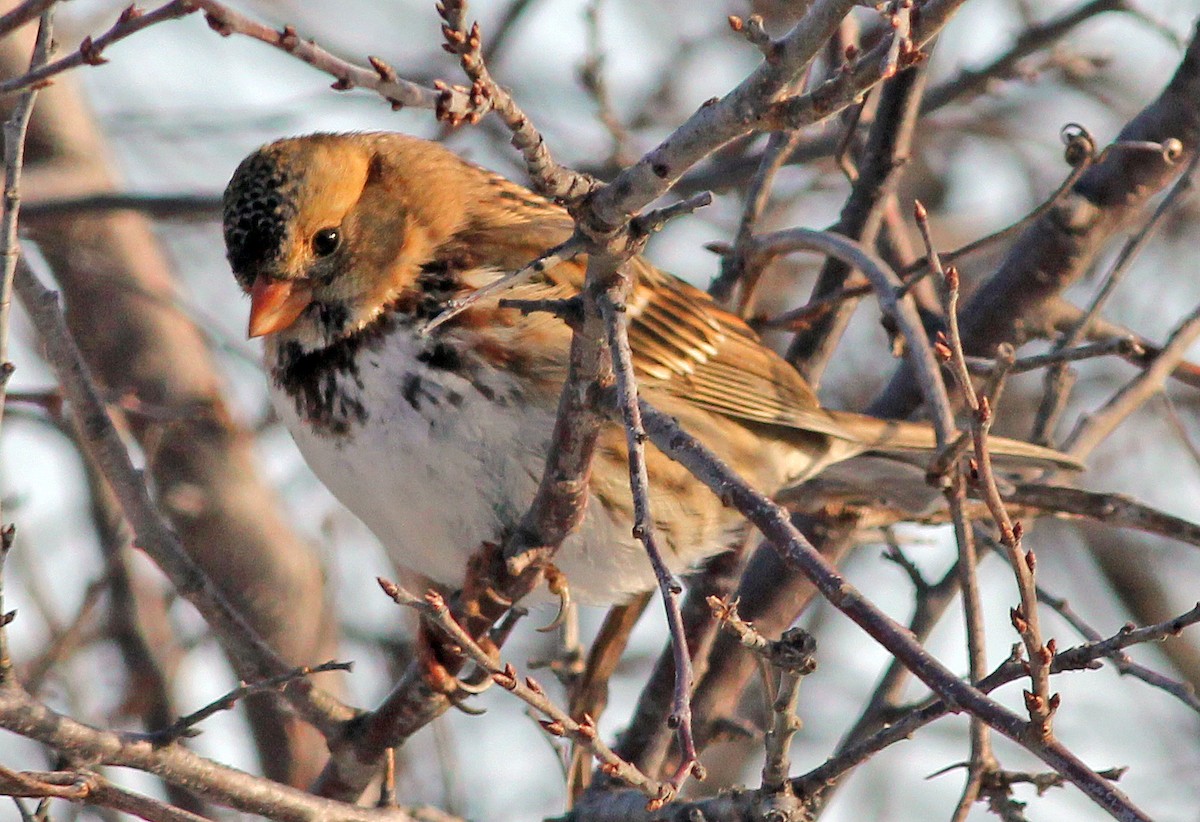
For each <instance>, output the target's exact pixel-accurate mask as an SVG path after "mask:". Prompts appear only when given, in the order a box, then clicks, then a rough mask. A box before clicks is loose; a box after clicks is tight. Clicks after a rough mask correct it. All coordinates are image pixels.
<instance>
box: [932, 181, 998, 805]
mask: <svg viewBox="0 0 1200 822" xmlns="http://www.w3.org/2000/svg"><path fill="white" fill-rule="evenodd" d="M913 214H914V216H915V218H916V221H917V228H918V229H919V230H920V233H921V239H922V241H923V242H924V244H925V258H926V259H927V260H928V261H929V270H930V271H931V272H933V274H934V275H935V276H936V277H937V278H938V280H939V282H941V283H943V284H944V286H945V288H944V291H943V293H944V295H945V301H944V302H945V305H944V311H945V314H946V325H947V330H948V333H949V339H948V340H945V341H941V340H939V341H938V345H937V346H935V350H937V352H938V354H939V355H940V357H941V358H942V359H944V360H948V361H949V363H950V366H951V368H950V370H951V373H952V374H954V376H955V379H956V381H957V382H958V386H959V390H960V391H961V392H962V394H963V395H964V396H965V397H966V399H967V404H968V405H969V406H970V407H971V410H972V411H974V412H978V409H979V399H978V398H977V396H976V394H975V387H974V385H972V383H971V376H970V374H969V373H968V372H967V362H966V356H965V354H964V353H963V348H962V338H961V337H960V336H959V333H958V272H957V271H956V270H955V269H954V268H953V267H950V268H949V269H946V268H943V266H942V261H941V258H940V257H939V255H938V252H937V248H936V247H935V246H934V244H933V238H932V237H931V236H930V232H929V219H928V216H929V215H928V214H927V212H926V210H925V207H924V206H923V205H922V204H921V202H920V201H919V200H918V201H916V202H915V203H914V205H913ZM976 436H978V434H977V435H976ZM977 442H978V440H977ZM947 468H948V474H949V476H948V477H947V479H948V483H947V486H946V488H945V489H944V495H945V497H946V501H947V503H948V505H949V507H950V513H951V516H952V518H953V522H954V537H955V543H956V544H957V546H958V563H957V564H956V568H957V571H958V575H959V588H960V589H961V591H962V600H963V620H964V624H965V625H966V629H967V656H968V664H969V666H970V672H971V681H972V682H979V681H980V680H981V679H983V677H984V675H985V674H986V673H987V651H986V647H985V643H986V640H985V636H984V620H983V604H982V598H981V596H980V593H979V575H978V571H977V564H978V553H977V551H976V548H975V538H974V533H973V532H972V530H971V526H970V522H969V521H968V518H967V513H966V477H965V476H964V475H963V470H962V465H961V461H960V460H959V459H954V460H953V462H952V463H951V464H950V465H948V466H947ZM996 767H997V765H996V759H995V755H994V754H993V753H992V740H991V735H990V734H989V732H988V729H987V726H986V725H984V724H983V722H981V721H980V720H979V718H978V717H971V758H970V760H969V761H968V763H967V782H966V785H965V786H964V787H963V793H962V796H961V798H960V799H959V802H958V806H957V807H956V809H955V813H954V817H953V819H954V820H955V822H958V820H961V819H965V818H966V815H967V813H968V811H969V810H970V808H971V806H972V805H973V804H974V803H975V800H976V799H978V798H979V793H980V790H981V788H982V785H983V781H984V778H985V777H986V775H987V774H988V773H990V772H991V771H994V770H995V769H996Z"/></svg>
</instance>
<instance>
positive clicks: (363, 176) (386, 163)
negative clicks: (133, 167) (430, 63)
mask: <svg viewBox="0 0 1200 822" xmlns="http://www.w3.org/2000/svg"><path fill="white" fill-rule="evenodd" d="M471 170H472V167H470V166H468V165H467V164H465V163H463V162H462V161H461V160H459V159H458V158H457V157H455V156H454V155H453V154H451V153H450V152H448V151H446V150H445V149H443V148H442V147H440V146H438V145H436V144H433V143H429V142H426V141H423V140H417V139H415V138H411V137H406V136H404V135H400V134H318V135H311V136H307V137H298V138H292V139H287V140H280V141H278V142H275V143H271V144H270V145H267V146H264V147H263V148H261V149H259V150H258V151H256V152H254V153H253V154H251V155H250V156H249V157H247V158H246V159H245V160H244V161H242V163H241V165H239V166H238V168H237V171H235V172H234V175H233V178H232V179H231V180H230V182H229V185H228V187H227V188H226V189H225V197H224V230H225V246H226V250H227V253H228V257H229V263H230V265H231V267H232V268H233V273H234V276H235V277H236V278H237V280H238V283H239V284H240V285H241V287H242V289H243V290H244V291H245V292H246V293H247V294H249V295H250V300H251V306H250V323H249V331H248V333H249V335H250V336H251V337H258V336H263V335H274V336H275V337H276V338H277V339H278V340H280V341H289V342H292V341H294V342H296V343H299V345H300V346H301V347H302V348H303V349H305V350H313V349H318V348H323V347H325V346H327V345H329V344H331V343H333V342H334V341H336V340H338V339H341V338H343V337H345V336H348V335H350V334H353V333H354V332H355V331H357V330H359V329H361V328H363V327H364V326H366V325H367V324H369V323H370V322H371V321H372V320H373V319H374V318H375V317H377V316H378V315H379V314H380V312H382V311H383V310H384V309H385V308H386V307H387V306H388V305H390V304H392V303H393V302H395V301H396V300H397V299H398V298H399V297H400V296H401V295H402V294H403V293H404V291H405V289H406V288H408V287H411V286H412V284H413V282H414V281H415V279H416V277H417V275H418V273H419V272H420V269H421V266H422V265H424V264H425V263H427V262H428V261H429V260H430V259H432V258H433V256H434V253H435V251H436V249H437V248H438V247H439V246H441V245H442V244H444V243H445V242H446V241H447V240H448V238H450V237H452V236H453V235H454V234H455V233H456V232H457V231H458V230H459V229H460V228H461V227H462V224H463V222H464V220H465V219H466V212H467V200H468V196H467V195H469V193H470V186H468V185H464V184H463V183H462V181H461V180H462V178H463V177H464V175H466V174H468V172H470V171H471Z"/></svg>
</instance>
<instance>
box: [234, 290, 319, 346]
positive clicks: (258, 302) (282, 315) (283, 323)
mask: <svg viewBox="0 0 1200 822" xmlns="http://www.w3.org/2000/svg"><path fill="white" fill-rule="evenodd" d="M311 302H312V286H311V285H309V284H308V283H305V282H301V281H298V280H278V281H274V280H270V279H268V278H266V277H259V278H257V279H256V280H255V281H254V286H253V287H252V288H251V289H250V327H249V330H248V331H247V335H248V336H250V337H261V336H263V335H264V334H274V333H275V332H276V331H282V330H283V329H285V328H287V327H288V326H289V325H291V324H292V323H294V322H295V321H296V318H297V317H299V316H300V314H301V312H303V311H304V309H306V308H308V306H309V304H310V303H311Z"/></svg>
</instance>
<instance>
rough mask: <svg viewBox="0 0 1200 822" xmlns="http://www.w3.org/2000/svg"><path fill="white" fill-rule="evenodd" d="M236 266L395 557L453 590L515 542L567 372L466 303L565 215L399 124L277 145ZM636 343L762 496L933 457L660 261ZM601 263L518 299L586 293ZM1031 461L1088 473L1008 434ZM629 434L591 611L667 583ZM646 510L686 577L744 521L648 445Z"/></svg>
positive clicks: (249, 210) (557, 270)
mask: <svg viewBox="0 0 1200 822" xmlns="http://www.w3.org/2000/svg"><path fill="white" fill-rule="evenodd" d="M223 230H224V239H225V244H226V250H227V257H228V261H229V264H230V267H231V269H232V272H233V275H234V276H235V278H236V280H237V282H238V284H239V285H240V287H241V289H242V290H243V291H244V292H245V293H246V294H247V295H249V297H250V312H249V324H248V335H249V336H250V337H262V338H263V339H264V346H263V356H264V363H265V367H266V371H267V373H268V375H269V381H270V393H271V399H272V402H273V404H274V406H275V408H276V410H277V412H278V414H279V416H280V418H281V419H282V420H283V421H284V422H285V423H286V425H287V428H288V429H289V431H290V433H291V435H292V437H293V439H294V440H295V442H296V444H297V446H298V447H299V450H300V452H301V453H302V454H303V456H304V458H305V460H306V461H307V463H308V465H309V466H310V467H311V468H312V470H313V472H314V473H315V474H316V476H317V477H318V478H319V479H320V480H321V481H322V482H323V483H324V484H325V485H326V486H327V487H328V488H329V490H330V491H331V492H332V493H333V494H334V496H335V497H337V499H338V500H340V501H341V502H342V504H344V505H345V506H346V507H347V508H348V509H349V510H350V511H351V512H353V513H354V514H355V515H357V516H358V518H359V519H361V520H362V521H363V522H364V523H365V524H366V525H367V526H368V528H369V529H370V530H371V531H372V532H373V533H374V534H375V535H376V537H378V539H379V540H380V542H381V543H382V544H383V545H384V546H385V548H386V549H387V550H388V552H389V553H390V554H391V557H392V559H393V560H394V561H396V562H397V563H399V564H401V565H403V566H406V567H409V568H411V569H414V570H416V571H418V572H420V573H421V574H423V575H425V577H427V578H428V579H430V580H432V581H433V582H435V583H437V584H439V585H441V586H445V587H447V588H450V589H453V588H455V587H459V586H461V585H462V583H463V579H464V574H465V572H466V568H467V565H468V559H469V557H470V556H471V555H472V554H473V553H474V552H475V551H477V550H478V549H479V548H480V547H481V546H483V545H487V544H496V543H498V542H500V541H501V540H503V538H504V536H505V535H506V534H508V533H511V531H512V529H514V528H515V527H516V526H517V524H518V522H519V520H520V518H521V516H522V515H523V514H524V512H525V511H526V509H527V508H528V506H529V504H530V502H531V501H532V500H533V498H534V494H535V491H536V489H537V487H538V483H539V480H540V478H541V475H542V472H543V468H544V464H545V458H546V455H547V452H548V450H549V448H550V437H551V432H552V429H553V427H554V420H555V416H556V411H557V408H558V401H559V395H560V393H561V390H562V386H563V381H564V379H565V376H566V373H567V367H568V348H569V343H570V337H571V333H572V332H571V329H570V328H569V327H568V325H567V323H566V322H564V321H563V319H561V318H560V317H559V316H555V315H554V314H552V313H546V312H524V311H522V310H520V309H518V308H514V307H506V306H504V305H501V304H500V303H499V301H498V300H494V299H493V300H480V301H479V302H477V303H475V304H474V305H472V306H471V307H470V308H468V309H467V310H464V311H461V312H460V313H458V314H457V315H455V316H453V317H452V318H451V319H449V320H447V321H445V322H442V323H441V324H439V325H437V327H436V328H434V329H433V330H432V331H430V330H429V327H430V325H431V321H432V320H433V319H434V318H437V317H439V316H442V315H443V312H444V311H445V310H446V308H447V307H448V306H451V305H454V304H456V301H459V300H461V299H463V298H464V297H465V296H466V295H468V294H471V293H472V292H474V291H476V290H478V289H480V288H483V287H485V286H487V285H488V284H490V283H493V282H494V281H496V280H497V279H498V278H500V277H502V276H504V275H505V274H507V273H510V272H512V271H514V270H517V269H520V268H522V267H523V266H525V265H526V264H528V263H529V262H530V261H532V260H534V259H536V258H538V257H539V256H540V255H542V254H544V253H545V252H546V251H547V250H548V249H550V248H552V247H554V246H556V245H558V244H560V243H562V242H564V241H565V240H567V239H568V238H569V237H570V236H571V235H572V231H573V223H572V219H571V217H570V216H569V215H568V213H567V211H566V210H565V209H564V208H562V207H561V206H560V205H557V204H555V203H554V202H552V201H550V200H548V199H546V198H543V197H541V196H539V195H538V194H536V193H534V192H533V191H531V190H529V189H527V188H525V187H524V186H521V185H519V184H517V183H515V182H512V181H510V180H508V179H506V178H504V177H502V176H500V175H499V174H496V173H494V172H492V171H489V170H487V169H484V168H482V167H480V166H478V165H475V164H473V163H470V162H468V161H466V160H464V159H462V158H460V157H459V156H458V155H456V154H455V153H453V152H452V151H450V150H449V149H447V148H446V147H444V146H442V145H440V144H437V143H433V142H430V141H427V140H423V139H420V138H416V137H411V136H407V135H404V134H399V133H392V132H371V133H362V132H359V133H336V134H335V133H322V134H311V135H306V136H300V137H291V138H286V139H282V140H278V141H276V142H273V143H270V144H268V145H266V146H263V147H262V148H260V149H258V150H256V151H255V152H253V153H252V154H250V155H249V156H248V157H247V158H246V159H245V160H243V161H242V162H241V164H240V165H239V166H238V167H237V169H236V171H235V172H234V174H233V176H232V178H231V180H230V182H229V185H228V187H227V188H226V190H225V193H224V197H223ZM628 266H629V268H628V270H629V272H630V274H631V276H632V279H633V282H634V284H633V286H632V291H631V294H630V296H629V297H628V300H627V310H626V314H627V317H628V336H629V343H630V347H631V349H632V353H633V365H634V372H635V375H636V380H637V385H638V390H639V392H640V396H641V397H642V398H644V399H645V400H646V401H647V402H648V403H649V404H650V405H652V406H654V407H655V408H657V409H658V410H660V411H662V412H665V413H667V414H670V415H672V416H673V417H675V418H676V419H677V420H678V423H679V424H680V425H681V426H682V428H683V429H684V430H686V431H687V432H689V433H690V434H691V435H693V436H694V437H696V438H698V439H699V440H700V441H701V442H702V443H704V444H705V445H706V446H707V447H708V448H709V449H711V450H712V451H713V452H714V453H715V454H716V455H717V456H718V457H720V458H721V459H722V460H724V462H725V463H726V464H728V465H730V466H731V467H733V468H734V469H735V470H736V471H737V472H738V473H739V474H740V475H741V476H742V477H743V478H745V479H746V480H748V481H749V482H750V483H751V484H752V485H753V486H754V487H755V488H757V489H758V490H760V491H762V492H764V493H767V494H772V495H777V494H779V493H780V492H783V491H785V490H787V489H794V488H796V487H798V486H799V485H800V484H802V483H804V482H805V481H806V480H808V479H810V478H812V477H814V476H816V475H817V474H819V473H820V472H821V471H822V470H824V469H825V468H827V467H829V466H831V465H834V464H837V463H841V462H842V461H845V460H849V459H851V458H854V457H856V456H859V455H872V456H884V457H891V458H898V459H906V460H909V461H913V460H914V459H918V458H921V457H922V456H925V457H926V458H928V456H929V455H931V454H932V453H933V452H934V451H935V450H936V442H935V437H934V432H933V429H932V428H931V426H930V425H928V424H927V423H923V422H902V421H894V420H881V419H876V418H873V417H869V416H864V415H861V414H856V413H851V412H846V411H837V410H832V409H828V408H824V407H822V406H821V405H820V403H819V402H818V399H817V396H816V394H815V393H814V391H813V389H812V388H811V387H810V386H809V384H808V383H807V382H806V381H805V380H804V379H803V377H802V376H801V375H800V373H799V372H798V371H797V370H796V369H795V368H793V367H792V366H791V365H790V364H789V363H788V362H787V361H785V360H784V359H783V358H782V357H781V356H779V355H778V354H777V353H776V352H775V351H774V350H772V349H771V348H769V347H767V346H766V345H765V344H764V343H763V342H762V340H760V338H759V337H758V336H757V334H756V333H755V332H754V331H753V330H752V329H751V328H750V327H749V326H748V325H747V324H746V323H745V322H743V321H742V320H741V319H740V318H738V317H736V316H734V315H733V314H730V313H728V312H726V311H724V310H722V309H721V308H719V307H718V306H717V305H716V304H715V303H714V302H713V301H712V299H710V298H709V296H708V295H707V294H706V293H704V292H703V291H701V290H699V289H697V288H695V287H693V286H691V285H689V284H688V283H686V282H684V281H683V280H681V279H679V278H677V277H675V276H673V275H671V274H669V273H667V272H665V271H663V270H661V269H659V268H657V267H655V266H654V265H652V264H651V263H650V262H649V261H648V260H647V259H646V258H645V257H643V256H640V255H637V256H634V257H633V258H632V259H631V260H630V261H629V263H628ZM585 267H586V264H585V260H584V259H583V258H577V259H573V260H569V261H565V262H561V263H558V264H556V265H553V266H549V267H547V268H546V269H545V270H542V271H540V272H538V273H537V274H536V275H534V276H533V277H531V278H530V279H528V280H527V281H525V282H523V283H521V284H519V285H516V286H514V287H513V288H512V289H511V290H510V291H508V292H506V293H505V295H504V296H506V297H509V298H512V299H520V300H561V299H565V298H569V297H572V296H574V295H577V294H579V293H580V290H581V287H582V284H583V279H584V271H585ZM990 444H991V450H992V452H993V453H994V454H996V455H998V456H1000V457H1007V458H1009V459H1010V460H1012V461H1014V462H1016V463H1017V464H1028V465H1031V466H1037V467H1067V468H1077V467H1078V466H1077V464H1075V463H1074V461H1073V460H1071V459H1070V458H1069V457H1067V456H1065V455H1063V454H1061V453H1059V452H1057V451H1054V450H1052V449H1048V448H1043V447H1039V446H1036V445H1032V444H1029V443H1025V442H1021V441H1018V440H1009V439H1004V438H999V437H994V438H992V439H991V440H990ZM627 459H628V455H627V450H626V438H625V434H624V431H623V429H622V428H621V426H620V425H619V424H618V423H616V422H613V423H610V424H607V425H606V426H605V427H603V428H602V430H601V432H600V435H599V439H598V441H597V445H596V449H595V456H594V461H593V464H592V468H591V472H590V474H589V476H588V479H587V482H588V487H587V490H588V494H587V505H586V510H585V512H584V515H583V518H582V522H581V523H580V525H579V526H578V528H577V529H576V530H575V531H574V532H573V533H571V534H570V535H569V536H568V537H567V538H566V539H565V540H564V541H563V543H562V545H561V547H560V549H559V551H558V552H557V553H556V554H555V556H554V564H555V566H556V567H557V569H558V570H559V572H560V573H561V574H562V576H563V577H564V578H565V580H566V582H567V584H568V585H569V586H570V591H571V595H572V597H573V598H574V599H575V601H578V602H583V603H594V604H611V603H619V602H622V601H625V600H627V599H628V598H629V597H631V596H632V595H635V594H637V593H639V592H643V591H648V590H651V589H652V588H653V587H654V586H655V584H656V578H655V574H654V571H653V569H652V567H651V564H650V562H649V560H648V558H647V557H646V555H645V552H644V549H643V547H642V544H641V543H640V542H639V540H638V539H637V538H635V536H634V533H633V528H632V526H633V503H632V499H631V494H630V483H629V472H628V462H627ZM646 460H647V471H648V474H649V478H650V492H649V494H650V508H651V513H652V516H653V521H654V525H655V528H656V530H657V533H658V535H659V537H660V541H661V542H662V544H663V545H664V546H665V550H664V553H665V557H664V559H665V560H666V562H667V565H668V566H669V568H670V569H671V570H672V571H673V572H677V573H678V572H684V571H686V570H687V569H689V568H691V567H693V566H694V565H696V564H697V563H698V562H699V561H700V560H703V559H704V558H706V557H709V556H712V555H715V554H717V553H719V552H721V551H724V550H727V549H728V548H729V547H730V546H732V545H734V544H735V543H736V542H737V539H738V537H739V535H741V534H744V533H745V530H746V529H747V528H748V526H747V525H746V523H745V522H744V520H743V519H742V518H741V516H740V515H739V514H738V513H737V512H736V511H735V510H733V509H732V508H730V507H728V506H727V505H726V504H725V503H724V502H723V501H722V500H721V499H720V498H719V497H718V496H717V495H716V494H714V493H713V492H712V491H711V490H709V489H708V488H707V487H706V486H704V485H702V484H701V483H700V482H699V481H697V480H696V479H695V478H694V477H692V476H691V474H690V473H689V472H688V471H687V470H686V469H684V468H683V467H682V466H680V465H679V464H677V463H675V462H673V461H672V460H670V459H669V458H668V457H667V456H666V455H665V454H663V453H662V452H660V451H658V450H657V449H655V448H654V447H653V446H652V445H650V446H648V447H647V456H646Z"/></svg>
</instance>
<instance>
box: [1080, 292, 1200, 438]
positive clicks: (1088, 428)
mask: <svg viewBox="0 0 1200 822" xmlns="http://www.w3.org/2000/svg"><path fill="white" fill-rule="evenodd" d="M1198 337H1200V307H1197V308H1196V309H1195V310H1193V311H1192V312H1191V313H1190V314H1188V315H1187V316H1186V317H1184V318H1183V320H1182V321H1181V322H1180V323H1179V325H1177V326H1176V327H1175V330H1174V331H1172V332H1171V335H1170V337H1168V339H1167V342H1166V344H1165V345H1164V346H1163V347H1162V351H1161V352H1160V353H1159V355H1158V356H1157V357H1156V358H1155V359H1154V361H1153V362H1152V363H1150V365H1149V367H1148V368H1146V369H1145V370H1144V371H1142V373H1140V374H1138V375H1137V376H1136V377H1134V378H1133V379H1132V380H1130V381H1129V382H1128V383H1126V384H1125V385H1124V386H1123V387H1122V388H1121V389H1120V390H1119V391H1117V393H1116V394H1114V395H1113V396H1112V397H1111V398H1110V399H1109V400H1108V402H1106V403H1105V404H1104V405H1103V406H1101V407H1100V408H1099V409H1098V410H1097V411H1095V412H1093V413H1092V414H1088V415H1085V416H1083V417H1081V418H1080V420H1079V422H1078V423H1076V425H1075V429H1074V430H1073V431H1072V432H1071V435H1070V436H1068V437H1067V439H1066V441H1065V442H1064V443H1063V450H1064V451H1066V452H1067V453H1068V454H1070V455H1071V456H1073V457H1078V458H1080V459H1085V458H1086V457H1087V455H1088V454H1090V453H1091V452H1092V450H1093V449H1094V448H1095V447H1096V446H1097V445H1099V444H1100V443H1101V442H1103V441H1104V440H1105V439H1106V438H1107V437H1108V435H1109V434H1111V433H1112V432H1113V430H1114V429H1115V428H1116V427H1117V426H1118V425H1120V424H1121V422H1123V421H1124V420H1125V419H1126V418H1127V417H1128V416H1129V415H1130V414H1132V413H1133V412H1134V411H1136V410H1137V409H1138V408H1140V407H1141V406H1142V404H1143V403H1145V402H1146V401H1147V400H1148V399H1150V397H1152V396H1153V395H1154V394H1156V393H1158V392H1159V391H1160V390H1162V386H1163V384H1164V383H1165V382H1166V380H1167V377H1169V376H1170V375H1171V372H1172V371H1174V369H1175V365H1176V364H1177V363H1178V362H1179V361H1180V360H1182V359H1183V358H1184V356H1185V355H1186V354H1187V352H1188V349H1189V348H1190V347H1191V345H1192V343H1193V342H1194V341H1195V340H1196V339H1197V338H1198Z"/></svg>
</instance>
